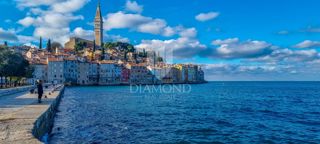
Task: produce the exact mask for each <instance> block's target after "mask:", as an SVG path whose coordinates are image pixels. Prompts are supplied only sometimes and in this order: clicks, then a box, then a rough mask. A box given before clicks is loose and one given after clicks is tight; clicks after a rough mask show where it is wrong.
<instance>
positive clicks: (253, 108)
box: [50, 82, 320, 144]
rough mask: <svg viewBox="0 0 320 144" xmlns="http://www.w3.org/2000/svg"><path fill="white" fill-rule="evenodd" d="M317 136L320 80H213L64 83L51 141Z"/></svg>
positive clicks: (294, 138)
mask: <svg viewBox="0 0 320 144" xmlns="http://www.w3.org/2000/svg"><path fill="white" fill-rule="evenodd" d="M213 142H222V143H229V142H231V143H239V142H240V143H290V142H293V143H306V142H314V143H320V83H315V82H314V83H313V82H292V83H290V82H215V83H208V84H201V85H192V90H191V92H190V93H188V94H187V93H175V94H172V93H166V94H161V93H130V87H120V86H119V87H71V88H67V89H66V90H65V96H64V98H63V100H62V102H61V104H60V107H59V112H58V113H57V116H56V118H55V124H54V128H53V131H52V133H51V135H50V143H58V144H60V143H213Z"/></svg>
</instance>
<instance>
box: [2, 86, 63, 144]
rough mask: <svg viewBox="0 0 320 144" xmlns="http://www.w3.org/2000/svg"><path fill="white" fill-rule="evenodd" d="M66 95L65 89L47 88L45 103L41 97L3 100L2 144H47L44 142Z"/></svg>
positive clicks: (61, 87)
mask: <svg viewBox="0 0 320 144" xmlns="http://www.w3.org/2000/svg"><path fill="white" fill-rule="evenodd" d="M63 92H64V86H63V85H59V86H57V87H53V86H50V87H48V88H45V89H44V96H43V98H42V103H38V98H37V94H31V93H19V94H13V95H7V96H1V97H0V144H2V143H4V144H6V143H8V144H21V143H28V144H38V143H43V142H42V141H40V139H41V137H43V135H45V134H46V133H48V132H50V130H51V127H52V125H53V117H54V115H55V112H56V109H57V107H58V105H59V103H60V100H61V98H62V96H63ZM45 96H47V97H45Z"/></svg>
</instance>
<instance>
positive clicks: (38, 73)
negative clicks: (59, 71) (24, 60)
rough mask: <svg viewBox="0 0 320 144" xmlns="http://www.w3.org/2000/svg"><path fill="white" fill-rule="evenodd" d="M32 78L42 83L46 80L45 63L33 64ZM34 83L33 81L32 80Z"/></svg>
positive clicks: (46, 66)
mask: <svg viewBox="0 0 320 144" xmlns="http://www.w3.org/2000/svg"><path fill="white" fill-rule="evenodd" d="M33 67H34V71H33V74H32V75H33V78H34V80H41V81H42V82H44V83H47V82H48V73H47V72H48V65H47V64H46V63H36V64H33ZM33 83H34V82H33Z"/></svg>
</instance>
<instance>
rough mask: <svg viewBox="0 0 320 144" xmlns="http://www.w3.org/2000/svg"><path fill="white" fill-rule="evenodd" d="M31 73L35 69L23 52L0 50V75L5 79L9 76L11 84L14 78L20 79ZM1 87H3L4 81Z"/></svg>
mask: <svg viewBox="0 0 320 144" xmlns="http://www.w3.org/2000/svg"><path fill="white" fill-rule="evenodd" d="M30 73H33V69H32V68H31V67H30V65H29V62H28V61H27V60H26V59H25V58H24V57H23V56H22V54H20V53H17V52H13V51H11V50H8V49H1V50H0V77H5V79H7V78H8V77H9V79H10V81H9V85H12V78H16V79H17V80H16V81H20V80H21V78H22V77H29V76H30ZM6 85H7V81H6ZM1 87H3V83H2V82H1Z"/></svg>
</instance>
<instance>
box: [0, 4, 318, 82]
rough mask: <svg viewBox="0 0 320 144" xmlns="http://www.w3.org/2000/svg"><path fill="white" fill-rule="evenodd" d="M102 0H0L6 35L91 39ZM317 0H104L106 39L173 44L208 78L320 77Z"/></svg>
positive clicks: (179, 56) (179, 57) (32, 39)
mask: <svg viewBox="0 0 320 144" xmlns="http://www.w3.org/2000/svg"><path fill="white" fill-rule="evenodd" d="M97 3H98V1H97V0H6V1H4V0H2V1H0V8H1V15H0V20H1V23H0V42H1V43H2V42H3V41H8V42H9V44H11V45H13V44H26V45H37V44H38V42H37V41H38V39H39V37H40V36H42V37H43V38H45V39H48V38H51V39H53V40H54V41H57V42H60V43H64V42H66V41H67V40H68V38H69V37H70V36H78V37H83V38H87V39H93V31H92V30H93V24H92V23H93V19H94V14H95V9H96V6H97ZM319 5H320V2H319V0H308V1H303V0H281V1H279V0H268V1H257V0H174V1H173V0H161V1H159V0H101V9H102V14H103V17H104V22H105V23H104V29H105V31H104V33H105V36H104V40H105V41H126V42H130V43H132V44H134V45H135V46H136V47H137V48H154V49H167V50H171V51H172V53H173V56H174V62H176V63H197V64H202V65H203V66H204V69H205V72H206V79H207V80H231V81H237V80H283V81H286V80H320V72H319V70H320V53H319V51H320V9H319Z"/></svg>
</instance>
